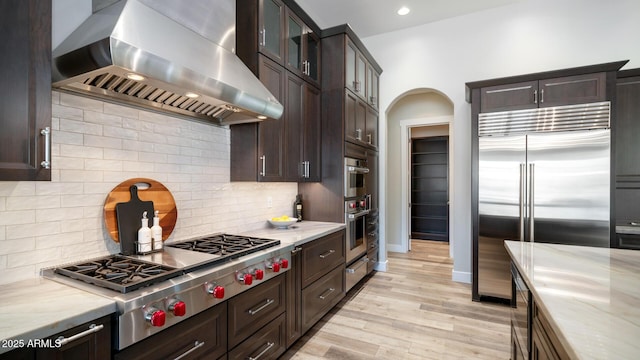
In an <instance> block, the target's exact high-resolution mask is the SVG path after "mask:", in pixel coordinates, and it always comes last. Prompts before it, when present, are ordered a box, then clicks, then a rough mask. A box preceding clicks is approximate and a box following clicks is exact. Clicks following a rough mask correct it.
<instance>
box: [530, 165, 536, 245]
mask: <svg viewBox="0 0 640 360" xmlns="http://www.w3.org/2000/svg"><path fill="white" fill-rule="evenodd" d="M534 168H535V164H529V242H535V239H536V238H535V236H534V234H533V223H534V219H535V215H534V213H533V208H534V204H533V198H534V197H533V196H534V189H535V186H534V180H535V174H534V172H533V170H534Z"/></svg>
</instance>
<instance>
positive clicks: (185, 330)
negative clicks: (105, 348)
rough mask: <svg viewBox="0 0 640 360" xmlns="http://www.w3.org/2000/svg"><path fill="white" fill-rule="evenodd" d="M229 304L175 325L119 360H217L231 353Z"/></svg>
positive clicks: (132, 346) (142, 342)
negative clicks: (186, 356)
mask: <svg viewBox="0 0 640 360" xmlns="http://www.w3.org/2000/svg"><path fill="white" fill-rule="evenodd" d="M226 327H227V303H221V304H218V305H216V306H214V307H212V308H210V309H207V310H205V311H203V312H201V313H199V314H197V315H195V316H193V317H191V318H190V319H188V320H185V321H182V322H180V323H178V324H176V325H173V326H171V328H170V329H167V330H165V331H161V332H159V333H157V334H155V335H153V336H151V337H149V338H147V339H145V340H143V341H141V342H139V343H136V344H134V345H131V346H130V347H128V348H126V349H124V350H123V351H121V352H119V353H117V354H116V355H115V356H114V359H115V360H133V359H140V360H144V359H175V358H177V357H179V356H182V355H183V354H185V353H187V352H189V354H190V355H191V357H189V359H203V358H207V359H217V358H220V357H221V356H224V354H225V353H226V352H227V331H226V330H227V328H226Z"/></svg>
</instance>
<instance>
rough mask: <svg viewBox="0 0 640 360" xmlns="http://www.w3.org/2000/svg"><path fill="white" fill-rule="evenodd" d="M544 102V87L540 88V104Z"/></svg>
mask: <svg viewBox="0 0 640 360" xmlns="http://www.w3.org/2000/svg"><path fill="white" fill-rule="evenodd" d="M543 102H544V89H542V90H540V104H542V103H543Z"/></svg>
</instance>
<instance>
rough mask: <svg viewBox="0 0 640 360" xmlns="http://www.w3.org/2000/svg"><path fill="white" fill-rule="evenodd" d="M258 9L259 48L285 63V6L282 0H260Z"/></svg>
mask: <svg viewBox="0 0 640 360" xmlns="http://www.w3.org/2000/svg"><path fill="white" fill-rule="evenodd" d="M258 11H259V13H258V36H259V38H258V50H259V51H260V52H261V53H263V54H265V55H266V56H268V57H270V58H271V59H273V60H274V61H276V62H277V63H279V64H281V65H284V57H285V50H284V49H285V35H284V34H285V29H284V18H285V6H284V4H283V3H282V1H280V0H260V1H259V5H258ZM254 21H255V20H254ZM254 49H255V48H254ZM254 51H255V50H254Z"/></svg>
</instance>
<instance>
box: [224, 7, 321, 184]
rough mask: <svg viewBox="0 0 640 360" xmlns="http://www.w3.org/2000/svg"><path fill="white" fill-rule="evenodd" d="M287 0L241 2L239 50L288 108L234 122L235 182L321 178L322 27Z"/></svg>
mask: <svg viewBox="0 0 640 360" xmlns="http://www.w3.org/2000/svg"><path fill="white" fill-rule="evenodd" d="M286 3H287V2H286V1H285V2H280V1H274V0H239V1H238V2H237V4H236V8H237V9H236V12H237V29H236V32H237V54H238V56H239V57H240V58H241V59H242V60H243V62H244V63H245V64H246V65H247V67H249V68H250V69H251V70H252V71H253V72H254V73H255V74H256V75H257V76H258V77H259V78H260V80H261V81H262V82H263V83H264V84H265V85H266V87H267V88H268V89H269V91H271V93H272V94H273V95H274V96H275V97H276V98H277V99H278V101H280V102H281V103H282V104H283V106H284V108H285V109H284V113H283V115H282V117H281V118H280V119H278V120H265V121H263V122H260V123H254V124H240V125H234V126H231V180H232V181H265V182H267V181H277V182H282V181H291V182H296V181H300V182H305V181H320V176H321V164H320V158H321V151H320V146H321V140H320V139H321V138H320V137H321V131H320V129H321V123H320V121H321V118H320V113H321V107H320V101H321V100H320V90H319V89H318V88H317V87H316V86H318V85H319V79H320V77H319V76H320V67H319V66H320V65H319V61H320V55H321V52H320V41H319V37H318V36H317V35H316V34H317V33H318V32H319V29H317V26H315V24H314V25H312V26H310V25H308V24H309V22H310V21H311V20H304V21H303V20H301V18H303V16H298V15H297V14H296V13H294V11H292V9H291V8H290V7H289V6H287V4H286ZM291 6H296V7H297V5H295V3H293V4H291ZM297 11H301V10H297Z"/></svg>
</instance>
